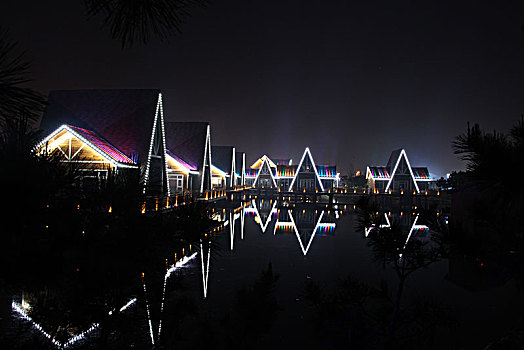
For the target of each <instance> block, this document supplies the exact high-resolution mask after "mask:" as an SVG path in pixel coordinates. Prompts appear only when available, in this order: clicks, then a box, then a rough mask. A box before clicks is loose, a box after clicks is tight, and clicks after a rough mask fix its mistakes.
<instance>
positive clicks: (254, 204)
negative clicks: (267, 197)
mask: <svg viewBox="0 0 524 350" xmlns="http://www.w3.org/2000/svg"><path fill="white" fill-rule="evenodd" d="M251 202H252V205H253V208H254V209H255V214H256V216H258V223H259V225H260V228H261V229H262V233H265V232H266V229H267V226H268V225H269V223H270V222H271V217H272V215H273V213H276V212H278V211H277V210H276V207H277V202H278V201H275V204H273V208H271V211H270V212H269V215H268V216H267V219H266V223H265V224H264V225H262V217H261V216H260V214H259V213H258V210H257V206H256V203H255V200H254V199H252V200H251ZM255 221H256V220H255Z"/></svg>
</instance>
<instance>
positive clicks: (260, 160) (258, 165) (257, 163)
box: [251, 154, 277, 169]
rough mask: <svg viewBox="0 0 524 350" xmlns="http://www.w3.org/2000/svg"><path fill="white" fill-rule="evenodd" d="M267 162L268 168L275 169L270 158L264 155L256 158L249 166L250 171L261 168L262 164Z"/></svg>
mask: <svg viewBox="0 0 524 350" xmlns="http://www.w3.org/2000/svg"><path fill="white" fill-rule="evenodd" d="M265 160H266V161H267V162H268V164H269V166H270V167H271V168H276V167H277V166H276V164H275V163H273V161H272V160H271V158H269V157H268V156H266V155H265V154H264V155H263V156H262V157H260V158H258V159H257V160H256V161H255V162H254V163H253V164H252V165H251V169H260V168H261V167H262V164H263V163H264V161H265Z"/></svg>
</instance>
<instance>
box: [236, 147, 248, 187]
mask: <svg viewBox="0 0 524 350" xmlns="http://www.w3.org/2000/svg"><path fill="white" fill-rule="evenodd" d="M245 184H246V154H245V153H244V152H239V151H236V152H235V187H243V186H244V185H245Z"/></svg>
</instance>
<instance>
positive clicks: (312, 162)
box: [288, 147, 324, 192]
mask: <svg viewBox="0 0 524 350" xmlns="http://www.w3.org/2000/svg"><path fill="white" fill-rule="evenodd" d="M306 154H308V155H309V159H310V160H311V165H313V170H314V171H315V175H316V179H317V181H318V183H319V185H320V189H321V190H322V192H324V186H323V185H322V181H321V180H320V176H318V171H317V167H316V166H315V161H314V160H313V156H312V155H311V152H310V151H309V147H306V149H305V150H304V153H303V154H302V158H301V159H300V163H298V167H297V170H296V172H295V176H294V177H293V180H292V181H291V184H290V185H289V189H288V191H291V190H292V189H293V185H294V184H295V180H296V179H297V176H298V174H299V173H300V168H301V167H302V163H303V162H304V158H305V157H306Z"/></svg>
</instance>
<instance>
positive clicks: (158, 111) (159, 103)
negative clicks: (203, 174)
mask: <svg viewBox="0 0 524 350" xmlns="http://www.w3.org/2000/svg"><path fill="white" fill-rule="evenodd" d="M159 114H160V124H161V130H162V148H163V150H162V151H163V153H164V174H166V175H167V159H166V158H167V157H166V135H165V132H164V111H163V109H162V93H158V100H157V103H156V111H155V119H154V121H153V130H152V132H151V141H150V142H149V152H148V155H147V165H146V173H145V176H144V193H145V191H146V186H147V181H148V180H149V168H150V166H151V155H152V153H153V144H154V140H155V131H156V124H157V121H158V115H159ZM169 187H170V186H167V195H168V196H169V195H170V194H171V193H170V192H171V191H170V189H169Z"/></svg>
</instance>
